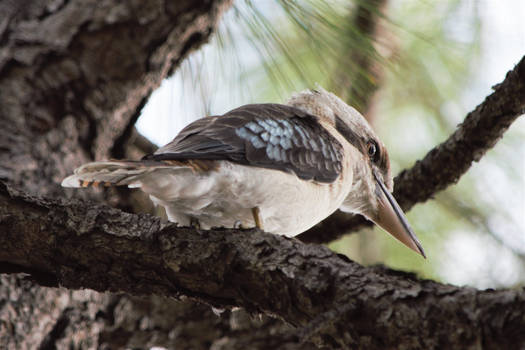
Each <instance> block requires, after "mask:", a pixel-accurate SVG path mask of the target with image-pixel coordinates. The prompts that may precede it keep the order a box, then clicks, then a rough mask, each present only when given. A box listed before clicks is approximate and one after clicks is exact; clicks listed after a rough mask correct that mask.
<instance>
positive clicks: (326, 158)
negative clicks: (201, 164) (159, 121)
mask: <svg viewBox="0 0 525 350" xmlns="http://www.w3.org/2000/svg"><path fill="white" fill-rule="evenodd" d="M342 152H343V151H342V146H341V144H340V143H339V142H338V141H337V140H336V139H335V138H334V137H333V136H332V135H331V134H330V133H329V132H328V131H327V130H326V129H324V128H323V127H322V126H321V125H320V124H319V122H318V118H317V117H315V116H312V115H309V114H307V113H305V112H303V111H301V110H299V109H297V108H294V107H291V106H286V105H279V104H252V105H246V106H242V107H239V108H237V109H234V110H232V111H230V112H228V113H226V114H224V115H222V116H213V117H207V118H203V119H199V120H197V121H195V122H193V123H191V124H190V125H188V126H187V127H186V128H184V129H183V130H182V131H181V132H180V133H179V135H177V137H175V139H174V140H173V141H172V142H170V143H169V144H167V145H165V146H164V147H161V148H159V149H158V150H157V151H156V152H155V153H154V154H152V155H149V156H146V157H145V159H154V160H182V159H208V160H229V161H232V162H236V163H239V164H244V165H250V166H258V167H263V168H271V169H276V170H281V171H286V172H290V173H294V174H296V175H297V176H298V177H299V178H301V179H303V180H315V181H318V182H333V181H335V179H336V178H337V176H338V175H339V173H340V172H341V168H342V165H341V161H342V157H343V154H342Z"/></svg>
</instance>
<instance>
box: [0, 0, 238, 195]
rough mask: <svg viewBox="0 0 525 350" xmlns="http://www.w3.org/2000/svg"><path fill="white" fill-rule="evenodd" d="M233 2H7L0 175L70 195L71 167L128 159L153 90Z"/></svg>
mask: <svg viewBox="0 0 525 350" xmlns="http://www.w3.org/2000/svg"><path fill="white" fill-rule="evenodd" d="M229 3H230V1H226V0H225V1H219V0H217V1H212V0H209V1H204V0H202V1H191V0H186V1H162V0H155V1H125V2H120V1H115V0H103V1H90V0H74V1H60V0H55V1H53V0H48V1H5V0H4V1H1V2H0V13H2V19H1V22H0V38H1V41H0V44H1V47H0V86H2V89H1V90H0V105H1V106H2V110H1V118H2V126H3V127H2V128H1V129H0V149H2V150H5V152H2V153H0V178H3V179H7V180H8V181H10V182H11V183H13V184H17V185H19V186H21V187H23V188H25V189H27V190H29V191H30V192H31V193H42V194H47V195H63V191H62V189H61V188H60V187H59V182H60V181H59V180H60V179H61V178H62V177H63V176H64V175H66V174H67V173H68V172H69V171H70V169H71V167H72V166H78V165H80V164H82V163H84V162H86V161H89V160H91V159H93V158H96V159H103V158H110V157H112V156H119V155H122V143H123V142H125V141H126V139H127V136H128V134H129V133H130V131H131V130H132V127H133V124H134V121H135V120H136V118H137V117H138V114H139V112H140V109H141V107H142V106H143V104H144V103H145V101H146V99H147V97H148V96H149V94H150V92H151V91H152V90H153V89H154V88H156V87H157V86H159V84H160V82H161V81H162V79H163V78H164V77H166V76H167V75H168V74H169V72H170V71H171V70H173V68H174V67H176V66H177V65H178V63H179V62H180V61H181V60H182V59H183V58H185V57H186V55H187V53H188V52H189V51H190V50H191V49H193V48H195V47H197V46H199V45H200V44H202V43H203V42H204V41H205V40H207V38H208V37H209V35H210V34H211V32H212V31H213V29H214V28H215V26H216V23H217V19H218V16H219V15H220V13H221V12H222V11H223V10H224V8H225V6H228V5H229ZM50 157H52V159H49V160H48V161H46V162H44V161H41V160H45V159H47V158H50ZM37 174H38V175H39V176H37ZM49 179H53V181H54V183H55V186H52V185H51V183H50V181H49Z"/></svg>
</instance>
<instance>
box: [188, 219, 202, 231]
mask: <svg viewBox="0 0 525 350" xmlns="http://www.w3.org/2000/svg"><path fill="white" fill-rule="evenodd" d="M190 226H191V227H193V228H195V229H197V230H200V228H201V223H200V222H199V219H197V218H194V217H191V218H190Z"/></svg>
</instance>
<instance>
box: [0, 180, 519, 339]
mask: <svg viewBox="0 0 525 350" xmlns="http://www.w3.org/2000/svg"><path fill="white" fill-rule="evenodd" d="M0 244H1V246H2V247H3V248H4V249H3V250H2V251H1V252H0V261H2V262H3V263H4V264H2V265H3V266H6V263H7V264H8V265H7V266H8V267H9V269H10V271H12V269H13V266H17V268H18V269H19V270H22V271H25V272H27V273H30V274H31V275H32V276H34V277H35V278H36V279H37V280H38V281H40V282H43V283H45V284H46V285H52V284H58V285H61V286H64V287H67V288H72V289H79V288H91V289H95V290H98V291H113V292H116V291H123V292H127V293H131V294H160V295H165V296H172V297H182V296H187V297H190V298H192V299H195V300H198V301H202V302H205V303H209V304H211V305H214V306H216V307H231V306H242V307H244V308H246V309H247V310H251V311H253V312H264V313H268V314H272V315H277V316H279V317H281V318H283V319H284V320H286V321H287V322H289V323H291V324H293V325H295V326H298V327H300V328H299V330H298V331H297V334H296V336H297V339H298V340H300V339H301V338H303V339H313V340H315V341H317V342H322V343H324V344H327V345H331V346H350V347H356V348H357V347H362V348H368V349H373V348H384V346H385V344H388V346H389V347H392V348H395V347H396V345H400V344H403V345H404V346H405V348H431V347H451V346H454V347H462V348H468V347H475V346H479V345H480V344H481V345H483V346H486V347H488V348H492V347H498V348H500V347H505V346H510V345H511V344H512V346H513V347H519V344H521V345H525V333H523V332H522V330H523V329H524V327H525V318H524V317H523V315H524V314H525V290H523V289H522V290H501V291H493V290H488V291H477V290H474V289H471V288H458V287H453V286H448V285H440V284H438V283H435V282H432V281H419V280H417V279H415V278H414V277H413V276H411V275H407V274H403V273H394V272H389V271H384V270H381V269H369V268H364V267H361V266H360V265H358V264H356V263H353V262H351V261H349V260H348V259H346V258H344V257H341V256H338V255H337V254H335V253H333V252H331V251H330V250H328V249H326V248H325V247H323V246H317V245H305V244H303V243H301V242H299V241H297V240H295V239H287V238H283V237H280V236H275V235H271V234H266V233H263V232H259V231H256V230H247V231H237V230H227V229H215V230H211V231H196V230H193V229H190V228H184V227H176V226H175V225H174V224H171V223H163V222H161V220H160V219H158V218H154V217H150V216H147V215H133V214H126V213H123V212H120V211H119V210H116V209H111V208H108V207H105V206H101V205H85V204H83V203H81V202H74V201H72V202H56V201H52V200H45V199H36V198H31V197H29V196H26V195H24V194H22V193H20V192H17V191H15V190H12V189H9V188H7V187H5V186H4V185H2V187H1V188H0ZM465 320H467V321H465Z"/></svg>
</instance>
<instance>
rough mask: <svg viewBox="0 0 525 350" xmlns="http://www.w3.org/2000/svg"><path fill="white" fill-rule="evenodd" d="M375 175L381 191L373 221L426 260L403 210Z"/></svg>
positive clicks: (377, 193) (379, 191)
mask: <svg viewBox="0 0 525 350" xmlns="http://www.w3.org/2000/svg"><path fill="white" fill-rule="evenodd" d="M373 173H374V178H375V180H376V183H377V186H378V187H379V189H380V190H379V189H378V191H376V195H377V196H378V203H379V210H378V215H377V217H376V219H374V220H373V221H374V222H375V223H376V224H377V225H379V226H381V227H382V228H383V229H384V230H385V231H387V232H388V233H390V234H391V235H392V236H394V237H395V238H397V239H398V240H399V241H401V243H403V244H404V245H406V246H407V247H409V248H410V249H412V250H414V251H415V252H416V253H419V254H421V255H422V256H423V257H424V258H426V255H425V251H424V250H423V247H422V246H421V243H419V241H418V239H417V237H416V235H415V233H414V231H412V228H411V227H410V225H409V224H408V221H407V218H406V217H405V214H404V213H403V210H401V208H400V207H399V204H397V202H396V200H395V199H394V197H393V196H392V194H391V193H390V192H389V191H388V189H387V188H386V186H385V184H384V183H383V180H381V178H380V177H379V176H378V175H377V174H376V173H375V171H374V172H373Z"/></svg>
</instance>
